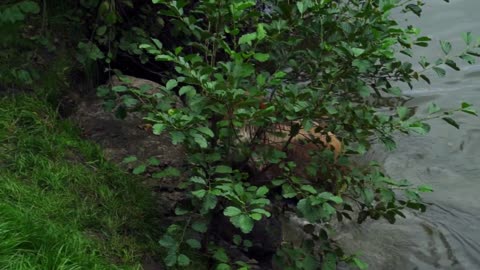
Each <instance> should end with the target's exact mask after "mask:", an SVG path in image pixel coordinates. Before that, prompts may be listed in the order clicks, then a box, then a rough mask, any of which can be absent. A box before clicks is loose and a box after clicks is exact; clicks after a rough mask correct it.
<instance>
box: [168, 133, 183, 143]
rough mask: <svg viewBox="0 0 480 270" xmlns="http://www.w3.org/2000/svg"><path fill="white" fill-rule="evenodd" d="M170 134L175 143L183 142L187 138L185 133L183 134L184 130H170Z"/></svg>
mask: <svg viewBox="0 0 480 270" xmlns="http://www.w3.org/2000/svg"><path fill="white" fill-rule="evenodd" d="M170 135H171V136H172V143H173V144H175V145H176V144H179V143H182V142H183V141H184V140H185V134H183V132H180V131H172V132H170Z"/></svg>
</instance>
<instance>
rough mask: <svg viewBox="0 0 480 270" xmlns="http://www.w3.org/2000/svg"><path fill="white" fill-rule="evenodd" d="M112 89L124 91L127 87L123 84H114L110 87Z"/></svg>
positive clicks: (118, 91) (119, 91)
mask: <svg viewBox="0 0 480 270" xmlns="http://www.w3.org/2000/svg"><path fill="white" fill-rule="evenodd" d="M112 90H113V91H115V92H117V93H122V92H126V91H127V90H128V88H127V87H126V86H125V85H116V86H114V87H112Z"/></svg>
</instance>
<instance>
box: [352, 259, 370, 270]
mask: <svg viewBox="0 0 480 270" xmlns="http://www.w3.org/2000/svg"><path fill="white" fill-rule="evenodd" d="M353 264H354V265H355V266H356V267H358V268H359V269H360V270H366V269H367V268H368V264H366V263H364V262H362V261H361V260H360V259H358V258H353Z"/></svg>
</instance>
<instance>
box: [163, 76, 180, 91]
mask: <svg viewBox="0 0 480 270" xmlns="http://www.w3.org/2000/svg"><path fill="white" fill-rule="evenodd" d="M177 85H178V82H177V80H174V79H171V80H168V82H167V84H166V85H165V89H167V91H170V90H172V89H173V88H175V87H177Z"/></svg>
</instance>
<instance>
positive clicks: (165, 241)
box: [158, 234, 177, 248]
mask: <svg viewBox="0 0 480 270" xmlns="http://www.w3.org/2000/svg"><path fill="white" fill-rule="evenodd" d="M158 243H159V244H160V245H161V246H162V247H164V248H172V247H175V246H176V245H177V241H176V240H175V239H173V237H171V236H170V235H168V234H167V235H164V236H163V237H162V239H160V241H159V242H158Z"/></svg>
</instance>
